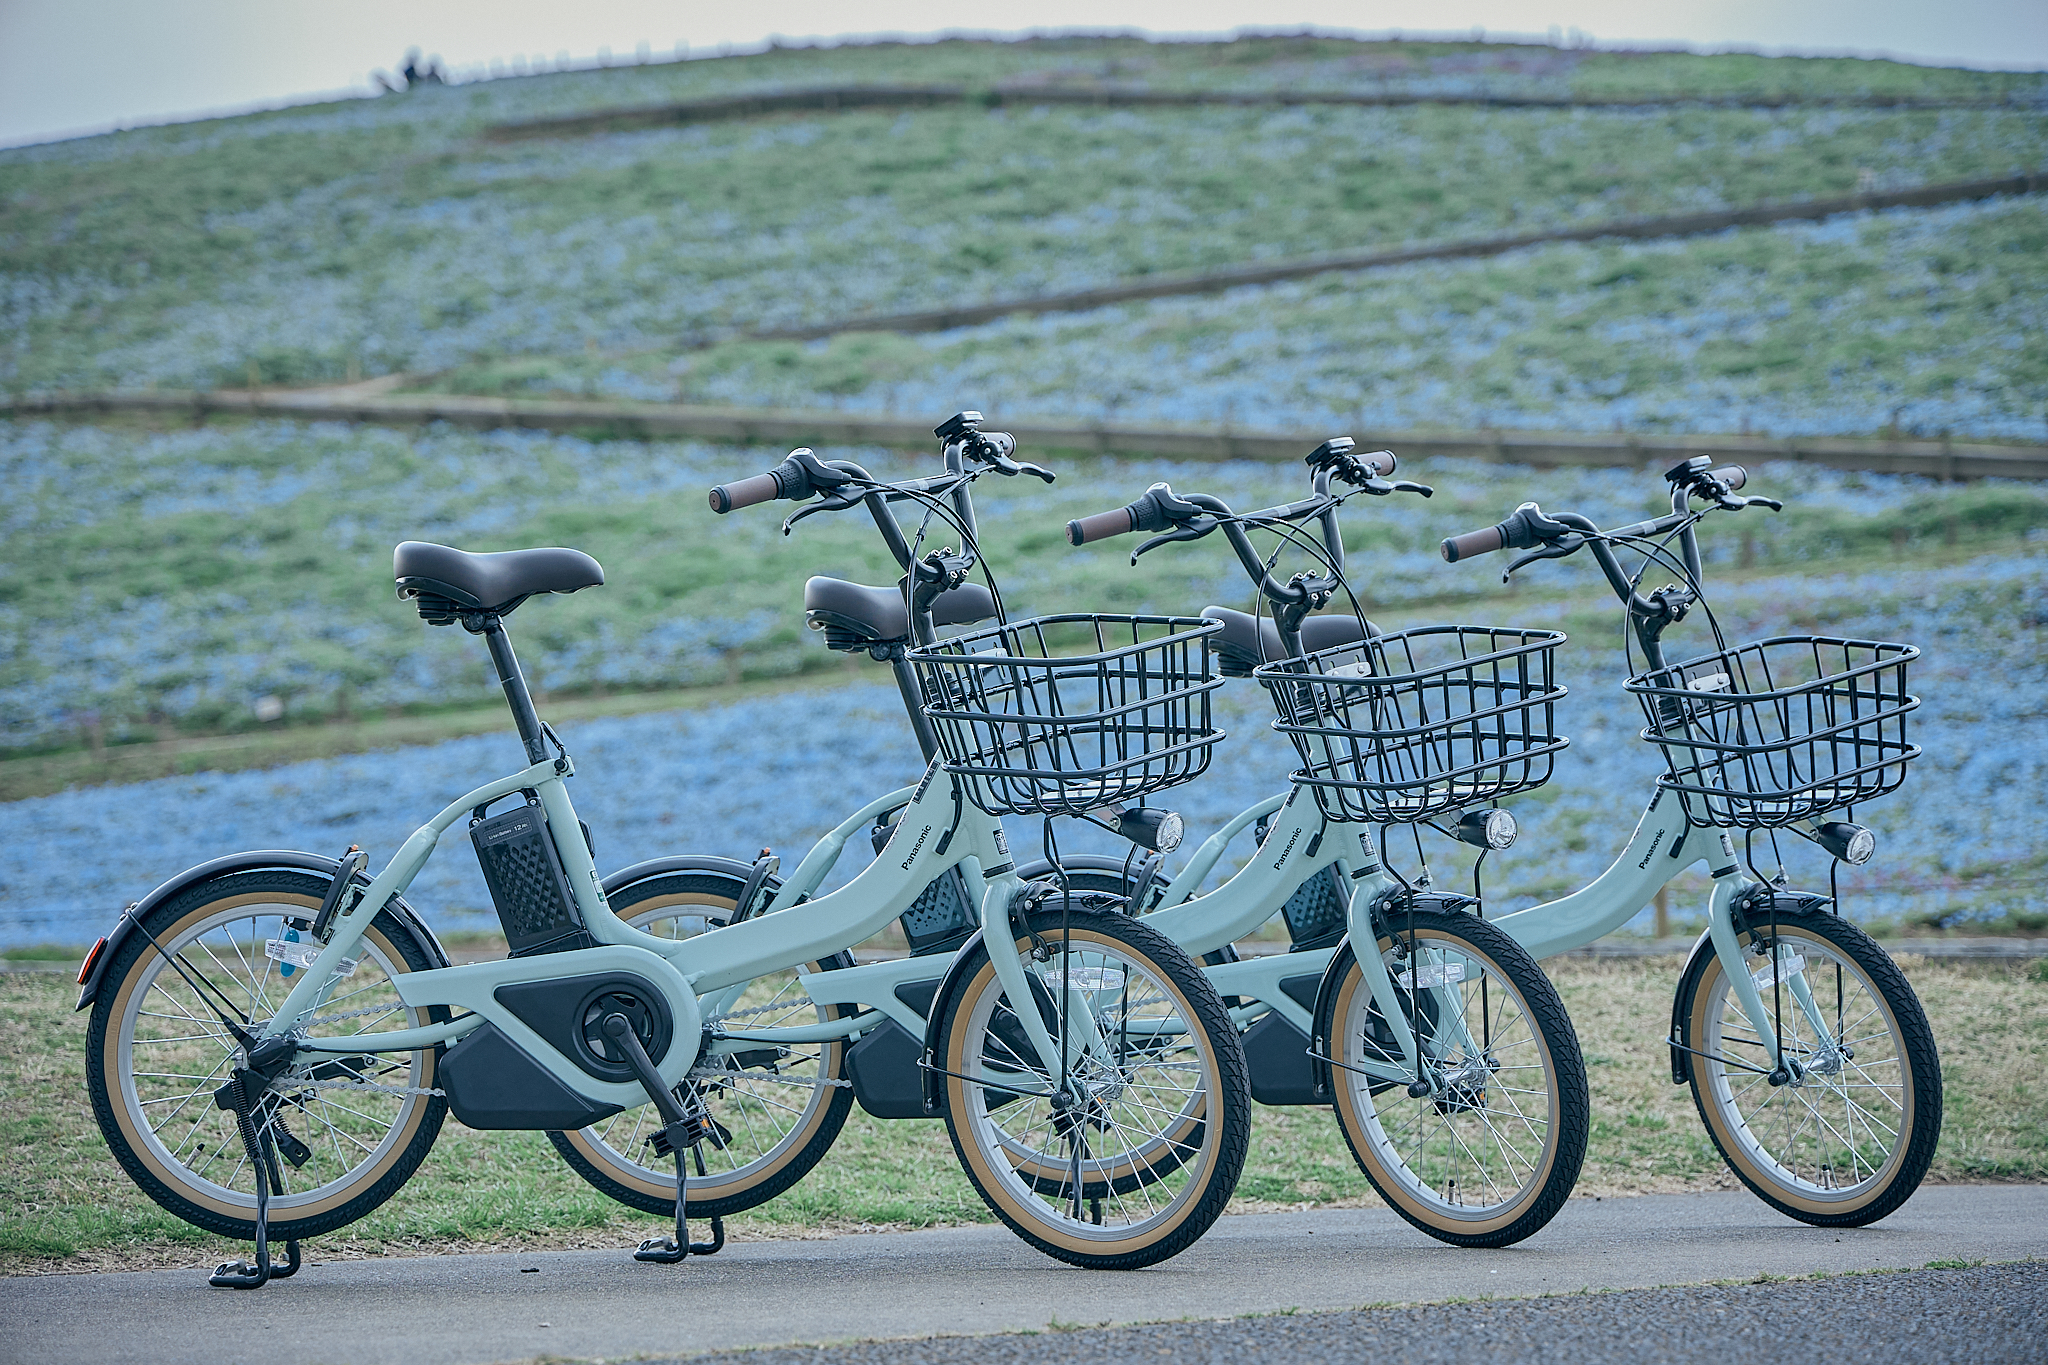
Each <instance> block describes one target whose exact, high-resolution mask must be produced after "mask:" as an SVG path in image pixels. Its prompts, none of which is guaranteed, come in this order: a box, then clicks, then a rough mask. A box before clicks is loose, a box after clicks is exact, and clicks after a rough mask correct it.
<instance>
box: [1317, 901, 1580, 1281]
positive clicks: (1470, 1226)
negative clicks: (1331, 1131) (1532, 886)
mask: <svg viewBox="0 0 2048 1365" xmlns="http://www.w3.org/2000/svg"><path fill="white" fill-rule="evenodd" d="M1390 918H1391V920H1392V924H1391V926H1390V928H1391V932H1389V933H1388V934H1386V935H1385V936H1384V937H1382V938H1381V939H1380V941H1379V945H1378V946H1379V953H1380V959H1381V961H1382V962H1384V963H1385V964H1386V968H1387V972H1388V975H1389V976H1390V977H1391V978H1392V980H1393V982H1394V986H1395V994H1396V996H1397V997H1398V998H1399V1000H1400V1003H1401V1008H1402V1011H1403V1013H1404V1015H1405V1016H1406V1018H1407V1020H1408V1024H1409V1027H1410V1029H1411V1030H1412V1032H1413V1034H1414V1037H1415V1042H1416V1046H1417V1048H1418V1050H1419V1051H1420V1053H1421V1054H1422V1057H1423V1058H1424V1060H1425V1062H1426V1064H1427V1066H1426V1069H1427V1070H1428V1071H1429V1072H1431V1073H1432V1074H1433V1076H1434V1078H1435V1083H1434V1084H1431V1085H1428V1088H1426V1089H1424V1088H1423V1087H1416V1088H1418V1089H1422V1091H1423V1093H1420V1094H1412V1093H1410V1091H1411V1087H1410V1086H1409V1085H1408V1084H1407V1083H1406V1082H1403V1081H1394V1080H1390V1079H1388V1078H1387V1076H1386V1075H1385V1074H1384V1073H1385V1069H1386V1068H1389V1067H1394V1068H1399V1067H1404V1066H1405V1065H1406V1062H1405V1053H1404V1052H1403V1050H1402V1048H1401V1045H1400V1041H1399V1039H1398V1038H1397V1036H1396V1034H1395V1032H1394V1030H1393V1029H1392V1028H1391V1027H1390V1026H1389V1023H1388V1021H1387V1019H1386V1017H1385V1016H1384V1015H1383V1014H1382V1013H1381V1012H1380V1010H1379V1007H1378V1006H1377V1004H1376V1003H1375V1002H1374V1000H1373V995H1372V991H1371V990H1370V989H1369V988H1368V987H1367V985H1366V982H1365V975H1364V972H1363V971H1362V970H1361V969H1360V968H1359V965H1358V958H1357V955H1356V953H1355V952H1354V951H1353V945H1351V944H1349V943H1347V944H1346V945H1345V946H1344V948H1343V949H1342V950H1341V951H1340V952H1339V954H1338V959H1337V961H1336V963H1335V964H1334V965H1335V967H1336V969H1337V972H1338V977H1337V980H1338V983H1339V984H1338V987H1337V991H1336V994H1335V998H1334V1005H1333V1008H1332V1010H1331V1013H1330V1017H1329V1018H1328V1019H1327V1020H1325V1021H1320V1022H1321V1023H1322V1024H1323V1026H1324V1027H1326V1028H1327V1029H1328V1030H1329V1032H1328V1043H1329V1047H1330V1058H1331V1061H1332V1062H1333V1065H1332V1066H1331V1068H1330V1080H1331V1085H1332V1087H1333V1089H1334V1090H1335V1091H1336V1100H1337V1104H1336V1109H1337V1118H1338V1121H1339V1126H1340V1127H1342V1129H1343V1130H1344V1141H1345V1142H1346V1143H1348V1144H1349V1145H1350V1147H1351V1154H1352V1156H1353V1157H1355V1158H1356V1159H1357V1161H1358V1165H1359V1168H1360V1169H1361V1170H1363V1171H1364V1172H1365V1175H1366V1178H1367V1179H1368V1180H1370V1181H1372V1184H1373V1188H1374V1189H1376V1190H1378V1191H1379V1193H1380V1197H1381V1198H1383V1199H1385V1200H1386V1201H1387V1203H1388V1204H1389V1205H1390V1206H1392V1208H1393V1210H1394V1212H1396V1213H1398V1214H1400V1215H1401V1216H1402V1217H1403V1218H1405V1219H1407V1220H1408V1221H1409V1222H1410V1223H1412V1224H1414V1225H1415V1226H1416V1227H1418V1228H1420V1229H1422V1230H1423V1231H1424V1232H1426V1233H1428V1234H1429V1235H1430V1236H1432V1237H1435V1238H1438V1239H1439V1240H1441V1241H1445V1242H1450V1243H1452V1244H1453V1245H1456V1246H1483V1247H1501V1246H1509V1245H1511V1244H1513V1243H1515V1242H1519V1241H1521V1240H1522V1239H1523V1238H1525V1237H1527V1236H1529V1235H1530V1234H1531V1233H1534V1232H1535V1231H1536V1230H1537V1229H1539V1228H1541V1227H1542V1226H1543V1225H1544V1224H1545V1223H1548V1222H1549V1221H1550V1219H1551V1218H1552V1216H1554V1215H1555V1214H1556V1213H1557V1211H1558V1210H1559V1209H1560V1208H1562V1207H1563V1206H1564V1201H1565V1200H1566V1199H1567V1198H1569V1197H1570V1195H1571V1192H1572V1186H1573V1185H1574V1184H1576V1183H1577V1182H1578V1178H1579V1167H1580V1165H1581V1164H1582V1163H1583V1162H1584V1160H1585V1156H1586V1138H1587V1129H1588V1126H1589V1122H1590V1118H1589V1116H1590V1108H1591V1105H1590V1101H1589V1099H1588V1095H1587V1087H1586V1067H1585V1063H1584V1061H1583V1060H1582V1059H1581V1057H1580V1055H1579V1041H1578V1036H1577V1035H1576V1034H1575V1033H1574V1032H1573V1031H1572V1026H1571V1020H1570V1018H1569V1017H1568V1016H1567V1015H1566V1014H1565V1008H1564V1002H1563V1001H1562V1000H1561V999H1559V998H1558V994H1557V988H1556V987H1554V986H1552V985H1551V984H1550V979H1549V978H1548V977H1546V976H1545V975H1544V974H1543V969H1542V968H1540V967H1538V966H1537V965H1536V962H1535V960H1534V959H1532V958H1531V957H1530V956H1529V954H1528V953H1527V952H1526V951H1525V950H1524V949H1523V948H1522V946H1521V945H1520V944H1518V943H1516V942H1515V941H1514V939H1512V938H1510V937H1509V936H1508V935H1507V934H1506V933H1505V932H1503V931H1502V930H1500V929H1498V928H1496V927H1494V926H1493V925H1491V924H1488V923H1487V922H1486V921H1484V920H1482V919H1479V918H1477V917H1476V916H1473V915H1470V914H1466V913H1464V912H1462V911H1443V910H1428V911H1425V910H1417V911H1416V912H1415V913H1414V914H1413V915H1412V916H1411V915H1409V914H1407V913H1406V912H1402V911H1396V912H1395V913H1394V914H1393V915H1392V916H1391V917H1390ZM1369 1065H1370V1066H1372V1067H1374V1068H1377V1069H1378V1070H1377V1071H1368V1070H1366V1069H1365V1068H1366V1067H1368V1066H1369Z"/></svg>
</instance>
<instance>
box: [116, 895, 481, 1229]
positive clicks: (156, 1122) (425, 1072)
mask: <svg viewBox="0 0 2048 1365" xmlns="http://www.w3.org/2000/svg"><path fill="white" fill-rule="evenodd" d="M327 885H328V880H327V878H325V877H318V876H313V875H310V874H308V873H304V872H285V871H271V872H242V873H233V874H229V875H225V876H219V877H214V878H210V879H208V880H206V881H203V882H201V883H199V884H198V885H196V886H193V887H191V888H189V889H187V890H185V891H183V892H181V893H179V894H178V895H176V896H173V897H171V898H170V899H169V900H167V901H166V902H164V903H163V904H162V905H159V906H157V907H156V908H155V909H154V910H152V911H150V912H149V914H148V916H147V917H146V918H145V919H144V921H143V927H144V928H145V929H147V930H148V931H149V934H150V935H151V936H152V937H153V938H154V939H155V940H156V944H160V945H162V951H161V952H159V951H158V949H157V947H156V946H155V945H153V944H152V943H151V942H150V941H149V939H148V938H145V937H144V936H143V935H141V934H136V935H133V936H132V937H131V938H130V939H129V940H128V942H127V943H126V944H125V945H124V946H123V947H122V949H121V952H120V954H119V956H117V957H116V958H115V959H114V960H113V961H112V962H110V963H108V964H107V969H106V976H105V978H104V980H103V981H102V984H101V986H100V992H99V998H98V1000H97V1001H95V1003H94V1005H93V1011H92V1016H91V1020H90V1022H89V1023H88V1025H87V1028H86V1051H85V1057H86V1066H85V1074H86V1087H87V1089H88V1091H89V1092H90V1093H91V1096H92V1107H93V1114H94V1116H95V1117H96V1118H97V1119H98V1120H99V1125H100V1132H101V1134H102V1135H103V1136H104V1137H105V1138H106V1140H107V1145H108V1146H109V1147H110V1148H112V1149H113V1153H114V1156H115V1159H116V1160H118V1161H119V1162H120V1163H121V1165H122V1167H123V1168H124V1169H125V1170H126V1171H127V1172H128V1174H129V1176H130V1177H131V1178H133V1179H134V1181H135V1183H136V1184H137V1185H139V1186H141V1187H142V1191H143V1193H145V1194H147V1195H148V1196H149V1197H150V1198H152V1199H154V1200H155V1201H156V1202H157V1203H158V1204H161V1205H162V1206H163V1207H164V1208H166V1209H168V1210H169V1211H170V1212H172V1213H174V1214H176V1215H177V1216H178V1217H180V1218H182V1219H184V1220H185V1221H186V1222H188V1223H191V1224H192V1225H193V1226H195V1227H200V1228H204V1229H206V1230H207V1231H209V1232H216V1233H219V1234H221V1235H222V1236H226V1237H233V1238H236V1239H238V1240H247V1239H249V1238H252V1237H254V1236H255V1235H256V1184H255V1180H256V1173H255V1169H254V1168H253V1166H252V1165H251V1163H250V1162H249V1160H248V1157H247V1154H246V1149H245V1147H244V1145H243V1142H242V1138H241V1134H240V1132H239V1131H238V1130H237V1127H236V1122H235V1116H234V1114H233V1113H232V1112H231V1111H229V1110H224V1109H221V1108H219V1107H217V1106H216V1104H215V1101H214V1095H215V1092H216V1091H217V1090H219V1089H220V1088H221V1087H222V1086H224V1085H226V1084H227V1082H228V1077H229V1073H230V1071H231V1070H232V1069H233V1068H234V1067H235V1065H236V1064H237V1062H238V1060H239V1058H240V1056H241V1048H240V1044H239V1043H238V1041H237V1040H236V1038H235V1037H234V1035H233V1034H232V1033H230V1032H229V1031H228V1029H227V1027H226V1025H224V1024H223V1023H222V1022H221V1020H220V1017H219V1014H218V1013H217V1012H216V1010H217V1008H219V1007H223V1006H224V1007H226V1008H227V1009H230V1010H232V1011H234V1012H237V1013H240V1014H242V1015H243V1016H244V1017H245V1018H247V1019H249V1020H251V1021H253V1022H255V1023H257V1024H261V1023H263V1022H265V1021H266V1020H268V1019H269V1017H270V1015H271V1013H272V1012H273V1011H274V1010H275V1009H276V1008H277V1006H278V1005H280V1004H281V1003H283V1000H284V997H285V994H286V993H287V992H288V991H290V989H291V988H292V986H293V984H294V982H293V981H292V979H291V978H292V976H293V975H294V974H295V973H296V972H298V971H301V970H303V967H302V966H298V965H295V964H294V963H293V962H290V961H284V960H281V959H280V957H275V956H272V955H271V953H272V952H276V953H278V954H280V955H282V957H285V958H292V957H299V956H300V955H302V954H304V953H307V952H309V951H310V950H311V949H316V948H318V947H319V945H318V944H317V943H314V942H312V940H311V937H310V934H308V933H307V931H308V930H309V929H310V928H311V924H312V920H313V917H314V915H316V914H317V913H318V912H319V909H320V903H321V898H322V897H323V896H324V894H325V893H326V890H327ZM165 954H169V958H168V959H167V958H166V956H165ZM174 963H175V965H174ZM433 966H434V963H433V962H432V961H430V960H429V959H428V958H427V956H426V954H425V953H424V952H423V951H422V950H421V948H420V946H419V944H418V943H416V942H415V941H414V939H413V936H412V935H411V934H410V933H409V932H407V931H406V930H405V928H404V927H403V926H402V925H401V924H400V923H399V921H398V920H397V919H396V918H395V917H394V916H393V915H392V914H391V912H390V911H388V910H386V911H379V912H378V914H377V916H376V918H375V919H374V920H373V921H372V922H371V924H370V927H369V928H368V929H367V930H365V931H364V933H363V937H362V940H361V943H360V949H359V951H358V952H357V954H356V958H355V961H354V962H353V963H352V964H350V965H348V966H347V967H346V969H345V970H344V972H343V973H342V975H341V976H340V978H338V979H337V980H336V981H335V983H334V985H333V987H332V988H331V990H330V992H329V994H328V996H327V999H326V1001H325V1002H324V1003H323V1004H322V1005H321V1007H320V1009H319V1011H318V1013H317V1014H316V1015H315V1016H314V1017H313V1019H312V1021H311V1022H310V1023H308V1024H307V1025H306V1026H305V1032H307V1033H308V1034H310V1035H314V1036H318V1037H322V1038H336V1037H349V1038H358V1037H359V1038H361V1039H362V1040H363V1045H364V1046H365V1047H366V1048H367V1047H373V1046H374V1045H375V1038H376V1035H377V1034H378V1033H381V1032H386V1031H389V1030H393V1029H404V1028H413V1027H418V1026H423V1025H425V1024H428V1023H431V1022H437V1021H440V1020H445V1019H447V1018H448V1010H447V1009H446V1007H444V1006H439V1005H436V1006H432V1007H430V1008H427V1009H411V1008H408V1007H407V1006H406V1005H405V1004H404V1003H403V1002H401V1001H400V1000H399V998H398V992H397V990H396V988H395V986H394V985H393V978H395V977H397V976H399V975H400V974H402V973H405V972H417V971H426V970H429V969H430V968H432V967H433ZM194 982H197V983H198V985H197V986H195V985H194ZM438 1055H439V1050H438V1049H434V1048H423V1049H420V1050H417V1051H413V1052H405V1053H393V1054H383V1053H376V1052H368V1051H366V1052H362V1053H342V1054H333V1053H329V1054H303V1055H302V1056H301V1058H300V1060H299V1061H297V1062H294V1063H293V1064H292V1065H291V1066H290V1067H288V1068H287V1069H286V1070H285V1071H284V1073H283V1074H281V1075H280V1076H278V1078H277V1079H276V1080H275V1081H273V1082H272V1083H271V1085H270V1086H269V1087H268V1088H267V1089H266V1090H265V1091H264V1092H263V1093H262V1095H261V1096H259V1097H258V1098H257V1100H256V1101H255V1110H256V1112H255V1114H254V1118H255V1122H256V1127H257V1129H258V1130H259V1131H262V1130H268V1132H269V1133H270V1136H271V1140H272V1142H273V1143H274V1144H275V1146H276V1148H277V1151H278V1155H279V1157H280V1160H279V1161H278V1162H277V1163H276V1165H277V1170H278V1175H279V1177H280V1179H281V1180H282V1182H283V1185H284V1191H283V1193H282V1194H276V1195H273V1197H272V1198H271V1200H270V1236H271V1237H272V1238H273V1239H274V1240H275V1239H283V1238H303V1237H313V1236H317V1235H318V1234H320V1233H323V1232H332V1231H333V1230H334V1229H336V1228H339V1227H343V1226H345V1225H347V1224H349V1223H352V1222H354V1221H355V1220H356V1219H358V1218H361V1217H362V1216H363V1215H365V1214H367V1213H369V1212H370V1211H371V1210H372V1209H374V1208H376V1207H377V1206H378V1205H379V1204H382V1203H383V1202H384V1201H385V1200H387V1199H389V1198H390V1197H391V1196H392V1195H393V1194H396V1193H397V1192H398V1190H399V1187H401V1186H402V1185H404V1184H405V1182H406V1180H407V1179H409V1178H410V1177H411V1175H412V1173H413V1172H414V1171H415V1170H417V1169H418V1168H419V1164H420V1162H421V1161H423V1160H425V1159H426V1155H427V1151H428V1149H430V1148H431V1147H432V1146H433V1145H434V1139H435V1137H436V1136H437V1135H438V1134H439V1133H440V1131H441V1121H442V1119H443V1118H444V1117H445V1116H446V1114H447V1112H448V1101H447V1099H446V1098H444V1097H443V1096H442V1095H441V1094H440V1093H439V1092H438V1090H437V1089H436V1088H435V1085H436V1082H435V1063H436V1060H437V1058H438Z"/></svg>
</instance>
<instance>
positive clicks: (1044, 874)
mask: <svg viewBox="0 0 2048 1365" xmlns="http://www.w3.org/2000/svg"><path fill="white" fill-rule="evenodd" d="M1060 865H1061V866H1062V867H1065V868H1066V869H1067V870H1068V871H1070V872H1108V873H1111V874H1113V875H1114V876H1115V877H1116V878H1117V879H1118V880H1119V881H1121V882H1123V883H1124V884H1125V886H1126V887H1128V886H1129V884H1130V883H1131V881H1132V880H1133V878H1132V877H1131V875H1130V871H1129V870H1128V869H1127V868H1126V867H1125V865H1124V860H1123V859H1122V858H1110V857H1106V856H1104V855H1103V854H1100V853H1075V854H1070V855H1065V856H1062V857H1061V859H1060ZM1017 875H1018V876H1019V877H1021V878H1023V879H1024V880H1025V881H1027V882H1043V881H1057V880H1058V878H1059V870H1058V869H1057V868H1055V867H1054V866H1053V865H1052V863H1051V862H1050V861H1049V860H1048V859H1045V858H1038V859H1035V860H1033V861H1032V862H1028V863H1026V864H1024V866H1022V867H1020V868H1018V869H1017Z"/></svg>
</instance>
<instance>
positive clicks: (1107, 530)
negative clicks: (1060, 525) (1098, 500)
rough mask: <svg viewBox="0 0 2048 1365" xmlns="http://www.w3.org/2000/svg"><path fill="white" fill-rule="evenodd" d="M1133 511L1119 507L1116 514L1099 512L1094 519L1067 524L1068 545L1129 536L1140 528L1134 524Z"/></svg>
mask: <svg viewBox="0 0 2048 1365" xmlns="http://www.w3.org/2000/svg"><path fill="white" fill-rule="evenodd" d="M1133 520H1134V518H1133V517H1132V516H1131V509H1130V508H1128V507H1119V508H1117V509H1116V510H1115V511H1114V512H1097V513H1096V514H1095V515H1094V516H1092V517H1082V518H1081V519H1080V520H1079V521H1070V522H1068V523H1067V544H1069V545H1086V544H1087V543H1088V542H1089V541H1091V540H1108V539H1109V538H1110V537H1111V536H1122V535H1129V534H1130V533H1131V532H1132V531H1135V530H1137V529H1138V528H1137V527H1136V526H1135V525H1133V524H1132V522H1133Z"/></svg>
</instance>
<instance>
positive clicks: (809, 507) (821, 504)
mask: <svg viewBox="0 0 2048 1365" xmlns="http://www.w3.org/2000/svg"><path fill="white" fill-rule="evenodd" d="M865 496H866V495H865V494H862V493H851V494H849V493H834V494H832V495H830V496H829V497H823V498H819V499H818V500H817V501H816V502H807V503H805V504H804V505H803V506H802V507H799V508H797V509H796V511H794V512H791V513H790V514H789V519H788V520H787V521H785V522H783V523H782V534H784V535H788V534H789V533H790V532H791V531H792V530H793V529H795V527H796V524H797V523H798V522H800V521H802V520H803V519H804V518H805V517H810V516H816V515H817V514H818V513H820V512H844V511H845V510H846V509H847V508H849V507H858V506H860V503H861V499H862V498H863V497H865Z"/></svg>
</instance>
